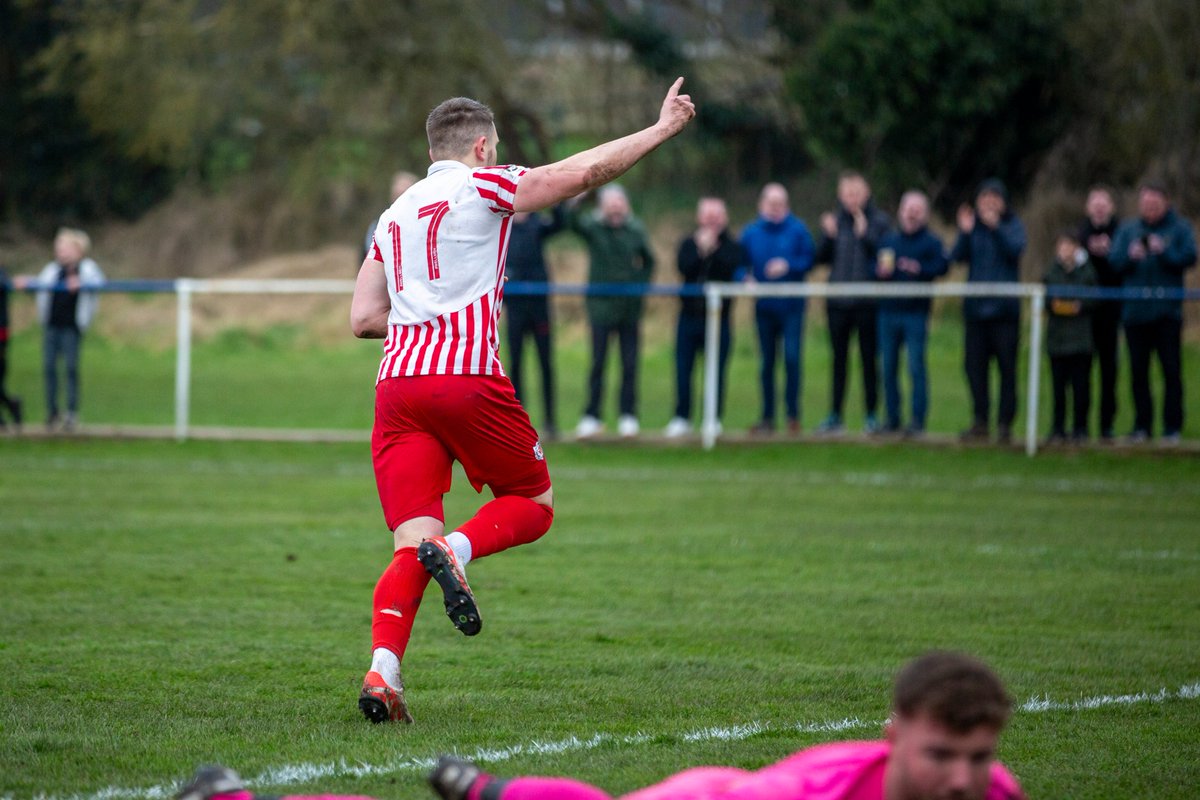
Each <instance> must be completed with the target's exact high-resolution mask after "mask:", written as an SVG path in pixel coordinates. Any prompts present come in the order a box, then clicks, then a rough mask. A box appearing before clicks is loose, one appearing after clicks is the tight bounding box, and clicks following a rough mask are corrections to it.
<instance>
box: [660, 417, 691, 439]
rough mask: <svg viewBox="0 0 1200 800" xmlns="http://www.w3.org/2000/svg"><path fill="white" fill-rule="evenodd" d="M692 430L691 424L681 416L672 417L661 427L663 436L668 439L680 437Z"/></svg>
mask: <svg viewBox="0 0 1200 800" xmlns="http://www.w3.org/2000/svg"><path fill="white" fill-rule="evenodd" d="M691 432H692V425H691V423H689V422H688V421H687V420H686V419H684V418H683V417H672V418H671V421H670V422H668V423H667V427H666V428H664V429H663V436H666V437H667V438H668V439H680V438H682V437H684V436H687V435H688V434H689V433H691Z"/></svg>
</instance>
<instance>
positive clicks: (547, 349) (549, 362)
mask: <svg viewBox="0 0 1200 800" xmlns="http://www.w3.org/2000/svg"><path fill="white" fill-rule="evenodd" d="M563 216H564V212H563V209H562V207H561V206H555V207H554V209H553V210H552V211H551V215H550V217H548V218H547V217H546V216H545V215H544V214H542V213H541V212H536V213H532V214H531V213H529V212H526V211H521V212H519V213H516V214H513V218H512V224H511V225H510V226H509V234H508V260H507V261H506V262H505V274H506V275H507V276H508V277H509V279H511V280H514V281H526V282H530V283H549V282H550V274H549V273H548V272H547V271H546V257H545V254H544V253H543V248H542V245H543V243H544V242H545V240H546V239H547V238H548V237H550V236H553V235H554V234H556V233H558V232H559V231H560V230H562V227H563ZM504 310H505V312H506V313H507V316H508V367H509V378H511V379H512V385H513V389H514V390H515V391H516V394H517V399H518V400H520V401H521V402H522V403H523V404H525V405H526V406H528V403H526V402H525V395H524V394H523V392H522V389H523V388H524V368H523V361H524V358H523V355H524V354H523V352H522V351H523V350H524V348H525V340H526V339H528V338H532V339H533V344H534V347H536V349H537V357H538V366H539V367H540V368H541V372H542V404H543V408H544V409H545V416H544V417H543V418H542V419H543V425H542V430H541V431H540V433H541V436H542V438H543V439H555V438H557V437H558V425H557V423H556V422H555V414H554V350H553V343H552V341H551V328H552V325H551V320H550V299H549V297H547V296H546V294H544V293H538V294H505V296H504Z"/></svg>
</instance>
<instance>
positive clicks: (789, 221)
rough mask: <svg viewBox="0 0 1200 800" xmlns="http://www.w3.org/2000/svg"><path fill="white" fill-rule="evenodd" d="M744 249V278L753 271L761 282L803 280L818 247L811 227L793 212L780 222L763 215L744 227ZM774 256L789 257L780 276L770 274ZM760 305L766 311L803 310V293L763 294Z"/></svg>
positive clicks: (740, 275) (739, 272)
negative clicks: (776, 295)
mask: <svg viewBox="0 0 1200 800" xmlns="http://www.w3.org/2000/svg"><path fill="white" fill-rule="evenodd" d="M742 250H743V251H744V252H745V259H746V263H745V264H743V266H742V268H741V269H740V270H738V275H737V277H738V278H739V279H742V278H744V277H745V276H746V274H747V273H749V274H752V275H753V276H754V279H755V280H756V281H758V282H759V283H802V282H803V281H804V277H805V275H807V274H808V272H809V270H811V269H812V266H813V253H814V251H815V250H816V248H815V246H814V244H813V238H812V235H810V234H809V232H808V228H807V227H805V225H804V223H803V222H801V221H800V219H799V218H798V217H796V216H795V215H793V214H788V215H787V216H786V217H784V218H783V220H782V221H780V222H770V221H768V220H766V219H763V218H762V217H759V218H758V219H756V220H755V221H754V222H752V223H750V224H749V225H747V226H746V228H745V230H743V231H742ZM772 258H786V259H787V262H788V271H787V272H786V273H784V274H783V275H782V276H780V277H778V278H768V277H767V274H766V265H767V262H768V261H770V260H771V259H772ZM757 307H758V308H759V309H762V310H763V311H777V312H782V313H786V312H788V311H796V310H799V311H803V310H804V298H803V297H795V298H792V297H760V298H759V299H758V305H757Z"/></svg>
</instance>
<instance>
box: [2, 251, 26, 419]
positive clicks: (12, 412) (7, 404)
mask: <svg viewBox="0 0 1200 800" xmlns="http://www.w3.org/2000/svg"><path fill="white" fill-rule="evenodd" d="M9 286H10V283H9V280H8V273H7V272H5V271H4V267H0V428H3V427H6V426H7V422H6V421H5V419H4V410H5V409H7V410H8V416H9V418H10V419H11V420H12V424H13V427H14V428H16V429H17V430H20V429H21V398H19V397H15V396H13V395H11V394H9V393H8V390H7V389H6V388H5V382H6V379H7V377H8V289H9Z"/></svg>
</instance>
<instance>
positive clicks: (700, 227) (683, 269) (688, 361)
mask: <svg viewBox="0 0 1200 800" xmlns="http://www.w3.org/2000/svg"><path fill="white" fill-rule="evenodd" d="M743 261H744V256H743V254H742V246H741V245H740V244H739V243H738V242H737V240H736V239H734V238H732V237H731V236H730V235H729V212H728V211H727V210H726V208H725V201H724V200H722V199H720V198H719V197H702V198H700V202H699V203H698V204H697V205H696V230H695V232H694V233H692V234H690V235H689V236H686V237H685V238H684V239H683V241H682V242H680V243H679V255H678V257H677V259H676V265H677V266H678V268H679V273H680V275H681V276H682V277H683V285H684V286H685V287H686V286H690V287H699V286H702V285H703V284H705V283H706V282H708V281H725V282H728V281H732V280H733V276H734V273H735V272H736V271H737V269H738V267H739V266H740V265H741V264H742V262H743ZM679 299H680V307H679V324H678V326H677V327H676V333H675V414H674V416H673V417H672V418H671V421H670V422H668V423H667V428H666V431H665V433H666V435H667V437H668V438H676V437H679V436H685V435H687V434H688V433H690V432H691V429H692V428H691V423H690V422H689V419H690V418H691V414H692V372H693V370H694V368H695V365H696V357H697V356H698V355H700V353H703V352H704V343H705V317H706V310H707V304H706V300H705V298H704V297H703V296H702V295H699V296H697V295H687V294H685V295H683V296H682V297H680V298H679ZM732 303H733V301H732V299H731V298H725V299H723V300H722V301H721V322H720V345H719V349H718V352H717V418H718V420H719V419H720V416H721V414H722V413H723V412H724V410H725V363H726V361H728V359H729V347H730V344H731V342H732V336H731V334H730V324H729V311H730V307H731V305H732Z"/></svg>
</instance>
